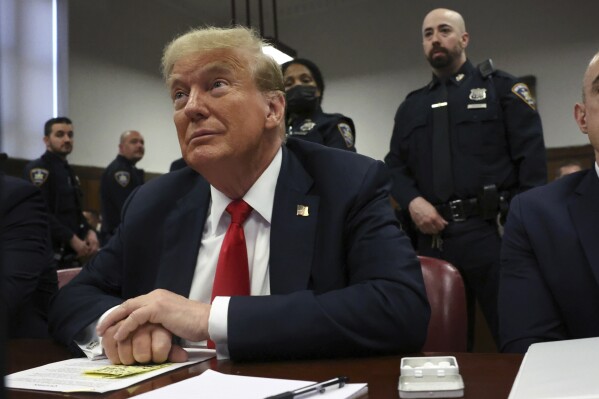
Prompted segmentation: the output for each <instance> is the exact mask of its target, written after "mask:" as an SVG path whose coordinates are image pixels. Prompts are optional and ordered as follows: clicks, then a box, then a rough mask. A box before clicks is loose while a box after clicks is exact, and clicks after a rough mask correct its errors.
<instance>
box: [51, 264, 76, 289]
mask: <svg viewBox="0 0 599 399" xmlns="http://www.w3.org/2000/svg"><path fill="white" fill-rule="evenodd" d="M80 271H81V268H80V267H72V268H70V269H58V270H57V271H56V274H57V275H58V289H61V288H62V287H63V286H64V285H65V284H66V283H68V282H69V281H71V280H72V279H73V277H75V276H76V275H78V274H79V272H80Z"/></svg>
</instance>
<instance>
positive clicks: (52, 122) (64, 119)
mask: <svg viewBox="0 0 599 399" xmlns="http://www.w3.org/2000/svg"><path fill="white" fill-rule="evenodd" d="M58 123H65V124H67V125H72V124H73V122H71V120H70V119H69V118H67V117H66V116H57V117H56V118H52V119H48V121H46V123H45V124H44V136H49V135H50V133H52V126H54V125H56V124H58Z"/></svg>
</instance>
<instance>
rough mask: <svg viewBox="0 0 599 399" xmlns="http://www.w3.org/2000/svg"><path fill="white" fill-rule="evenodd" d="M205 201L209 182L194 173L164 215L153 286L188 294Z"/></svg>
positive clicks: (203, 220)
mask: <svg viewBox="0 0 599 399" xmlns="http://www.w3.org/2000/svg"><path fill="white" fill-rule="evenodd" d="M190 173H191V172H190ZM194 175H195V173H194ZM209 203H210V186H209V184H208V183H207V182H206V181H205V180H204V179H203V178H201V177H199V176H195V177H194V182H193V187H192V188H191V190H189V192H188V193H187V194H186V195H185V196H184V197H181V198H180V199H179V200H178V201H177V206H176V207H175V209H173V210H172V211H171V212H170V214H169V215H168V216H167V218H166V221H165V224H164V243H163V245H164V250H163V253H164V256H163V258H162V260H161V262H160V270H159V272H158V277H157V281H156V285H157V287H160V288H164V289H167V290H169V291H173V292H176V293H178V294H180V295H183V296H188V295H189V290H190V288H191V281H192V279H193V275H194V272H195V267H196V262H197V256H198V251H199V248H200V242H201V240H202V233H203V230H204V223H205V221H206V214H207V213H208V206H209Z"/></svg>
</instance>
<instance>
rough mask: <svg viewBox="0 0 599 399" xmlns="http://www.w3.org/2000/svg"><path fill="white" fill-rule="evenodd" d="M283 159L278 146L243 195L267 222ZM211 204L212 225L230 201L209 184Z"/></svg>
mask: <svg viewBox="0 0 599 399" xmlns="http://www.w3.org/2000/svg"><path fill="white" fill-rule="evenodd" d="M282 160H283V150H282V149H281V148H279V151H277V154H276V155H275V157H274V158H273V160H272V161H271V162H270V165H268V167H267V168H266V170H265V171H264V172H262V174H261V175H260V177H259V178H258V180H256V182H255V183H254V185H252V187H250V189H249V190H248V192H247V193H246V194H245V195H244V197H243V200H244V201H245V202H247V203H248V204H249V205H250V206H251V207H252V208H253V209H254V210H255V211H256V212H257V213H258V214H260V216H262V218H264V220H266V221H267V222H268V223H269V224H270V221H271V219H272V208H273V204H274V199H275V188H276V186H277V180H278V178H279V173H280V172H281V163H282ZM210 194H211V197H212V204H211V205H210V218H211V222H212V226H217V225H218V222H219V221H220V218H221V216H222V215H223V213H224V212H225V209H226V208H227V206H228V205H229V203H230V202H231V201H232V199H231V198H229V197H227V196H226V195H225V194H223V193H221V192H220V191H218V190H217V189H216V188H214V187H213V186H210Z"/></svg>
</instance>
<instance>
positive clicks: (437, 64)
mask: <svg viewBox="0 0 599 399" xmlns="http://www.w3.org/2000/svg"><path fill="white" fill-rule="evenodd" d="M439 51H441V52H442V53H443V55H441V56H440V55H437V56H436V57H434V58H433V53H435V52H439ZM426 59H427V60H428V63H429V64H430V65H431V66H432V67H433V68H435V69H445V68H447V67H449V66H451V65H452V64H453V62H454V60H455V58H454V56H453V55H452V54H450V53H449V51H448V50H447V49H445V48H439V47H434V48H433V49H432V50H431V51H430V52H429V53H428V56H427V57H426Z"/></svg>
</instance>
